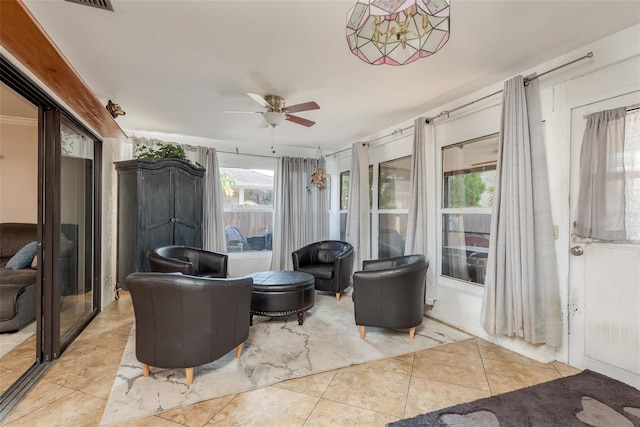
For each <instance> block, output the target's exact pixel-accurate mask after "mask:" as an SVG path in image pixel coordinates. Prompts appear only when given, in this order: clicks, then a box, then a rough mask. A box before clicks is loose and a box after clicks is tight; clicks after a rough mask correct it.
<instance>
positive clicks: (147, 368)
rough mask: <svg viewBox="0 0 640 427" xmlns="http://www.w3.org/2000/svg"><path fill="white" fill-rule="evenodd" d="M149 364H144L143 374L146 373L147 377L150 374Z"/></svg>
mask: <svg viewBox="0 0 640 427" xmlns="http://www.w3.org/2000/svg"><path fill="white" fill-rule="evenodd" d="M149 373H150V372H149V365H147V364H146V363H143V364H142V375H144V376H145V377H148V376H149Z"/></svg>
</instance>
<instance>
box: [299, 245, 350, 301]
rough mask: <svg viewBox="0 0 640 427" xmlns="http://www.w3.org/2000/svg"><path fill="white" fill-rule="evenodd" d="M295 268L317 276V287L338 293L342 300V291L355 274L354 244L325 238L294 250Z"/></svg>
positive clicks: (338, 298) (337, 297)
mask: <svg viewBox="0 0 640 427" xmlns="http://www.w3.org/2000/svg"><path fill="white" fill-rule="evenodd" d="M291 256H292V257H293V269H294V270H296V271H297V270H299V271H304V272H306V273H309V274H311V275H312V276H314V277H315V279H316V283H315V287H316V289H317V290H320V291H329V292H333V293H335V294H336V300H338V301H340V296H341V295H342V291H344V290H345V289H346V288H348V287H349V285H350V284H351V275H352V274H353V246H351V245H350V244H349V243H347V242H341V241H339V240H323V241H322V242H316V243H311V244H310V245H307V246H305V247H303V248H300V249H298V250H296V251H294V252H293V253H292V254H291Z"/></svg>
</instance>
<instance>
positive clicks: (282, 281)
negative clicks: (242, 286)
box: [246, 270, 316, 325]
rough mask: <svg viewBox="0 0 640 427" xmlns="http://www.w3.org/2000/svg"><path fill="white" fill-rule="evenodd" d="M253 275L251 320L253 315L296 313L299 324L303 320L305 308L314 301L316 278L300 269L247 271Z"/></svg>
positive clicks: (270, 315)
mask: <svg viewBox="0 0 640 427" xmlns="http://www.w3.org/2000/svg"><path fill="white" fill-rule="evenodd" d="M246 277H251V278H252V279H253V292H252V293H251V323H253V315H254V314H257V315H259V316H269V317H275V316H288V315H290V314H297V315H298V324H299V325H302V324H303V323H304V312H305V311H307V310H309V309H310V308H311V307H313V304H314V301H315V295H316V291H315V278H314V277H313V276H312V275H311V274H309V273H305V272H303V271H284V270H276V271H259V272H257V273H251V274H247V276H246Z"/></svg>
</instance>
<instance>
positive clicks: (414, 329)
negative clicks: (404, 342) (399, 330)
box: [409, 326, 416, 341]
mask: <svg viewBox="0 0 640 427" xmlns="http://www.w3.org/2000/svg"><path fill="white" fill-rule="evenodd" d="M415 336H416V327H415V326H414V327H413V328H411V329H409V339H410V340H411V341H413V337H415Z"/></svg>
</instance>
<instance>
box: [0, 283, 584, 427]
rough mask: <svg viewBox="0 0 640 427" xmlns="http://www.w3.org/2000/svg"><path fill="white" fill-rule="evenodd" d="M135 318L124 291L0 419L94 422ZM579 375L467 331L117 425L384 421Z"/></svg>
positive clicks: (75, 423)
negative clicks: (443, 341)
mask: <svg viewBox="0 0 640 427" xmlns="http://www.w3.org/2000/svg"><path fill="white" fill-rule="evenodd" d="M132 323H133V310H132V306H131V300H130V298H129V297H128V295H127V294H126V292H122V296H121V298H120V300H118V301H116V302H114V303H112V304H111V305H109V307H107V309H106V310H105V311H104V312H103V313H101V314H100V315H99V316H98V317H97V318H96V319H95V320H94V321H93V322H92V323H91V325H90V326H89V327H88V328H87V329H86V330H85V331H84V332H83V333H82V335H81V336H80V337H79V338H78V339H77V340H76V341H75V342H74V343H73V344H72V345H71V346H70V347H69V349H68V350H67V351H66V352H65V353H64V354H63V355H62V357H61V358H60V359H59V360H58V362H57V363H56V364H55V366H54V367H53V368H52V369H51V370H50V371H49V372H48V373H47V374H46V376H45V377H44V378H43V379H42V380H41V381H40V383H39V384H38V385H37V386H36V387H35V388H34V389H33V390H32V391H31V392H30V393H29V395H28V396H27V397H26V398H25V399H24V400H23V401H22V402H21V403H20V405H19V406H18V407H17V408H16V409H15V411H14V412H13V413H12V414H11V416H10V417H9V418H8V419H7V420H6V422H5V424H4V425H6V426H7V427H14V426H29V427H34V426H46V427H51V426H64V427H71V426H98V425H99V424H100V420H101V418H102V412H103V411H104V408H105V406H106V403H107V399H108V397H109V392H110V391H111V385H112V383H113V380H114V378H115V375H116V371H117V369H118V365H119V362H120V358H121V356H122V352H123V350H124V347H125V344H126V342H127V337H128V335H129V331H130V329H131V326H132ZM17 354H20V352H18V353H17ZM10 356H11V355H10ZM10 356H8V357H10ZM23 357H24V355H23ZM30 357H32V354H31V356H30ZM8 362H9V363H5V361H4V360H3V368H2V371H3V372H0V374H1V376H0V379H3V380H6V379H7V378H9V377H11V375H10V374H11V373H10V372H6V371H7V368H5V366H19V363H18V362H17V361H16V362H13V363H12V362H11V361H8ZM577 372H579V371H578V370H576V369H574V368H572V367H570V366H567V365H565V364H563V363H559V362H553V363H547V364H543V363H539V362H536V361H534V360H531V359H528V358H526V357H523V356H520V355H518V354H516V353H513V352H511V351H508V350H506V349H503V348H501V347H499V346H496V345H494V344H491V343H489V342H487V341H484V340H482V339H479V338H472V339H469V340H466V341H461V342H457V343H452V344H447V345H443V346H440V347H436V348H432V349H428V350H424V351H419V352H415V353H411V354H406V355H404V356H399V357H393V358H390V359H385V360H381V361H377V362H371V363H366V364H362V365H354V366H350V367H347V368H342V369H338V370H334V371H330V372H325V373H320V374H316V375H311V376H308V377H304V378H299V379H294V380H289V381H285V382H282V383H278V384H275V385H272V386H269V387H263V388H259V389H255V390H252V391H248V392H245V393H240V394H237V395H232V396H226V397H222V398H219V399H213V400H208V401H205V402H201V403H197V404H195V405H191V406H188V407H183V408H178V409H175V410H171V411H168V412H164V413H161V414H159V415H156V416H150V417H147V418H144V419H139V420H134V421H129V422H126V423H122V424H118V426H150V427H163V426H167V427H169V426H173V427H177V426H198V427H199V426H261V427H263V426H278V427H283V426H305V427H306V426H384V425H385V424H386V423H388V422H391V421H395V420H398V419H400V418H406V417H412V416H414V415H418V414H421V413H425V412H429V411H433V410H436V409H440V408H444V407H447V406H451V405H455V404H458V403H463V402H468V401H472V400H476V399H480V398H483V397H488V396H492V395H496V394H500V393H505V392H508V391H511V390H516V389H519V388H522V387H527V386H531V385H535V384H538V383H542V382H545V381H550V380H553V379H556V378H560V377H562V376H567V375H572V374H575V373H577ZM18 374H19V373H18ZM196 381H197V378H196Z"/></svg>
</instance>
